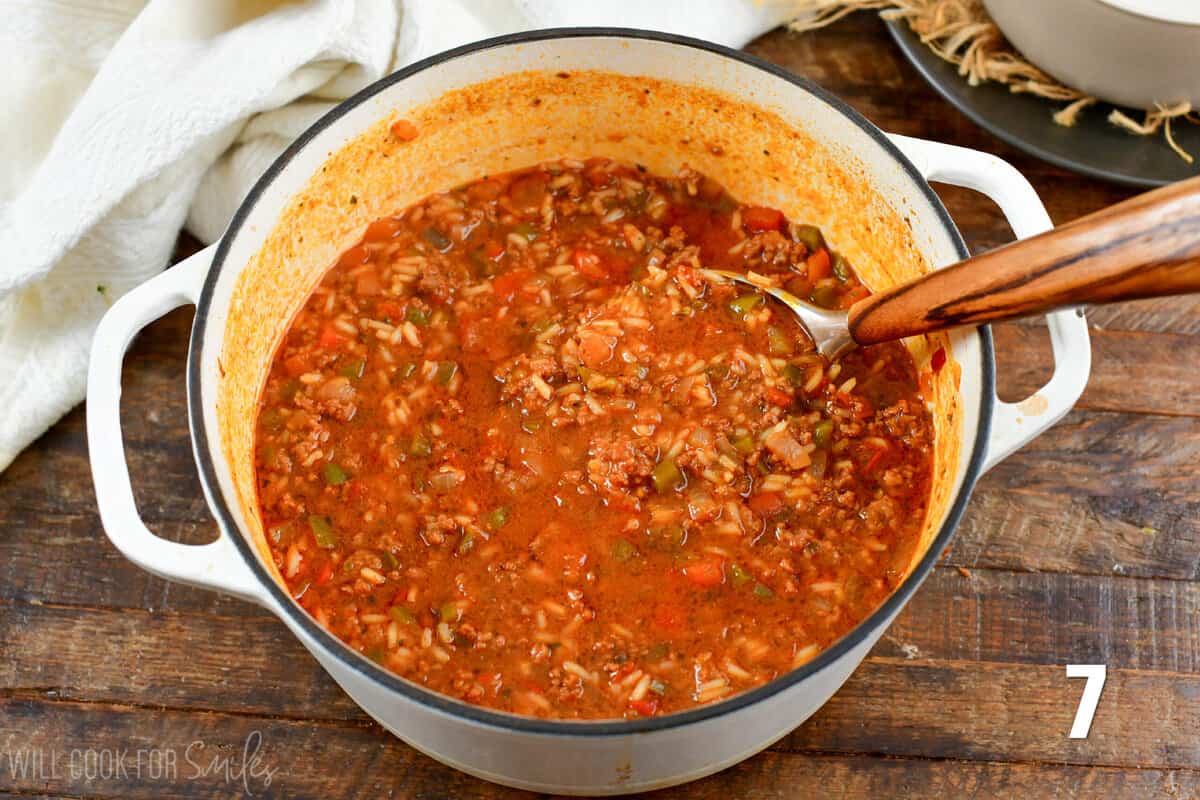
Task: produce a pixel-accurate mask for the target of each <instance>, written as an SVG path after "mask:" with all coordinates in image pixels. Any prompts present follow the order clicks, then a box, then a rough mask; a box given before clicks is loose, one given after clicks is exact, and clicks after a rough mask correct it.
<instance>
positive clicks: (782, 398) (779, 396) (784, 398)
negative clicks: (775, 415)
mask: <svg viewBox="0 0 1200 800" xmlns="http://www.w3.org/2000/svg"><path fill="white" fill-rule="evenodd" d="M792 400H793V397H792V396H791V395H790V394H788V393H787V392H785V391H784V390H783V389H779V388H776V387H774V386H768V387H767V402H768V403H770V404H771V405H776V406H779V407H780V408H787V407H788V406H790V405H791V404H792Z"/></svg>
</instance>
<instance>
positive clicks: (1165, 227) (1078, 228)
mask: <svg viewBox="0 0 1200 800" xmlns="http://www.w3.org/2000/svg"><path fill="white" fill-rule="evenodd" d="M1189 292H1200V177H1196V178H1189V179H1187V180H1185V181H1181V182H1179V183H1176V184H1172V185H1170V186H1165V187H1163V188H1161V189H1155V190H1154V191H1152V192H1147V193H1145V194H1142V195H1138V196H1137V197H1134V198H1131V199H1129V200H1126V201H1125V202H1123V203H1118V204H1117V205H1115V206H1111V207H1109V208H1106V209H1104V210H1102V211H1097V212H1096V213H1094V214H1089V215H1088V216H1086V217H1081V218H1080V219H1077V220H1075V221H1074V222H1071V223H1068V224H1066V225H1063V226H1062V227H1060V228H1055V229H1054V230H1050V231H1047V232H1046V233H1043V234H1040V235H1038V236H1034V237H1031V238H1029V239H1023V240H1021V241H1019V242H1013V243H1012V244H1009V245H1005V246H1004V247H1000V248H997V249H995V250H992V251H990V252H988V253H984V254H982V255H978V256H975V257H974V258H969V259H967V260H966V261H961V262H959V263H958V264H955V265H953V266H951V267H947V268H946V269H943V270H939V271H937V272H932V273H930V274H929V275H925V276H923V277H921V278H918V279H917V280H915V281H910V282H908V283H904V284H901V285H899V286H894V287H892V288H891V289H886V290H884V291H882V292H879V293H878V294H874V295H871V296H870V297H867V298H865V299H863V300H860V301H858V302H857V303H855V304H854V305H853V306H851V308H850V310H849V314H848V316H849V320H848V322H849V326H850V335H851V336H853V337H854V340H855V341H856V342H858V343H859V344H875V343H878V342H886V341H891V340H894V339H901V338H903V337H905V336H914V335H916V334H921V333H928V332H930V331H936V330H942V329H944V328H953V327H957V326H959V325H975V324H980V323H984V322H997V321H1000V320H1006V319H1013V318H1016V317H1026V316H1032V315H1035V314H1041V313H1044V312H1047V311H1051V310H1053V309H1056V308H1060V307H1062V306H1075V305H1081V304H1083V303H1111V302H1115V301H1118V300H1135V299H1137V298H1140V297H1158V296H1161V295H1170V294H1187V293H1189Z"/></svg>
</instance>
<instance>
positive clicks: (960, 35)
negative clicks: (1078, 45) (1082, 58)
mask: <svg viewBox="0 0 1200 800" xmlns="http://www.w3.org/2000/svg"><path fill="white" fill-rule="evenodd" d="M795 3H796V7H797V9H798V10H799V11H800V12H802V14H804V16H801V17H800V18H797V19H796V20H794V21H793V22H791V23H790V24H789V26H788V27H789V28H791V29H792V30H794V31H811V30H816V29H817V28H823V27H825V26H826V25H830V24H832V23H834V22H837V21H838V20H840V19H842V18H843V17H845V16H847V15H849V14H852V13H854V12H856V11H879V16H881V17H883V18H884V19H887V20H897V19H902V20H904V21H905V22H906V23H908V27H909V28H911V29H912V31H913V33H915V34H917V36H918V37H919V38H920V40H921V42H922V44H924V45H925V46H926V47H928V48H929V49H930V50H932V51H933V52H934V53H935V54H937V56H938V57H939V58H941V59H942V60H944V61H948V62H949V63H951V64H955V65H956V66H957V67H958V74H959V75H961V76H963V77H964V78H965V79H966V81H967V83H968V84H970V85H971V86H978V85H979V84H981V83H984V82H986V81H996V82H998V83H1003V84H1005V85H1007V86H1008V88H1009V91H1012V92H1021V93H1028V94H1032V95H1036V96H1038V97H1044V98H1046V99H1048V100H1055V101H1059V102H1066V103H1067V105H1066V106H1065V107H1063V108H1061V109H1059V110H1057V111H1056V112H1054V114H1053V117H1052V118H1053V120H1054V122H1055V123H1056V124H1058V125H1062V126H1064V127H1068V128H1069V127H1073V126H1074V125H1075V123H1076V122H1077V121H1078V119H1079V115H1080V114H1081V113H1082V112H1083V111H1084V110H1085V109H1087V108H1088V107H1090V106H1092V105H1095V104H1096V103H1097V102H1098V101H1097V99H1096V98H1095V97H1093V96H1091V95H1089V94H1087V93H1086V92H1081V91H1079V90H1078V89H1073V88H1071V87H1069V86H1066V85H1064V84H1062V83H1059V82H1058V81H1057V80H1055V79H1054V78H1052V77H1051V76H1050V75H1048V74H1046V73H1045V72H1043V71H1042V70H1040V69H1038V68H1037V67H1036V66H1034V65H1033V64H1031V63H1030V62H1028V61H1026V60H1025V58H1024V57H1023V56H1021V54H1020V53H1018V52H1017V51H1016V50H1015V49H1014V48H1013V47H1012V45H1010V44H1009V43H1008V41H1007V40H1006V39H1005V38H1004V36H1003V35H1002V34H1001V33H1000V29H999V28H997V27H996V24H995V23H994V22H992V20H991V18H990V17H988V15H987V11H986V10H985V9H984V7H983V3H982V0H795ZM1180 118H1182V119H1186V120H1187V121H1189V122H1193V123H1200V118H1198V117H1197V116H1196V115H1194V114H1192V106H1191V104H1190V103H1186V102H1185V103H1179V104H1176V105H1173V106H1161V105H1160V106H1156V107H1155V108H1152V109H1148V110H1147V111H1146V116H1145V119H1143V120H1142V121H1141V122H1138V121H1136V120H1134V119H1132V118H1130V117H1129V116H1128V115H1127V114H1125V113H1123V112H1122V111H1120V110H1118V109H1113V111H1112V112H1111V113H1110V114H1109V115H1108V121H1109V122H1110V123H1112V124H1113V125H1116V126H1117V127H1119V128H1121V129H1122V130H1125V131H1128V132H1129V133H1132V134H1136V135H1139V136H1152V135H1154V134H1156V133H1158V132H1159V131H1160V130H1161V131H1162V133H1163V136H1164V138H1165V139H1166V142H1167V144H1168V145H1169V146H1170V148H1171V149H1172V150H1174V151H1175V153H1176V154H1177V155H1178V156H1179V157H1180V158H1182V159H1183V160H1184V161H1186V162H1187V163H1188V164H1191V163H1192V162H1193V161H1194V159H1193V158H1192V155H1191V154H1190V153H1188V152H1187V151H1186V150H1184V149H1183V148H1182V147H1180V146H1179V143H1178V142H1176V141H1175V137H1174V136H1173V135H1172V133H1171V122H1172V121H1173V120H1176V119H1180Z"/></svg>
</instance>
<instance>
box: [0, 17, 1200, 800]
mask: <svg viewBox="0 0 1200 800" xmlns="http://www.w3.org/2000/svg"><path fill="white" fill-rule="evenodd" d="M750 50H751V51H753V52H755V53H757V54H758V55H760V56H763V57H765V58H767V59H769V60H772V61H774V62H776V63H778V64H781V65H782V66H784V67H786V68H788V69H791V70H793V71H794V72H797V73H798V74H801V75H805V76H807V77H809V78H811V79H813V80H815V81H817V82H818V83H820V84H822V85H823V86H825V87H826V88H828V89H830V90H831V91H833V92H835V93H837V94H838V95H840V96H841V97H843V98H844V99H846V100H847V101H848V102H849V103H850V104H851V105H853V106H854V107H856V108H857V109H859V110H860V111H862V112H863V113H865V114H866V115H867V116H868V117H869V118H870V119H872V120H873V121H874V122H875V123H876V124H878V125H879V126H880V127H882V128H883V129H885V130H889V131H894V132H897V133H904V134H908V135H913V136H921V137H926V138H931V139H939V140H942V141H947V142H951V143H954V144H960V145H964V146H967V147H976V148H980V149H983V150H987V151H989V152H993V153H995V154H997V155H999V156H1000V157H1002V158H1005V159H1007V160H1009V161H1011V162H1012V163H1013V164H1014V165H1016V166H1017V167H1018V169H1020V170H1021V171H1022V172H1023V173H1024V174H1025V175H1027V176H1028V177H1029V178H1030V180H1031V181H1032V182H1033V184H1034V186H1035V187H1036V188H1037V189H1038V191H1039V192H1040V194H1041V196H1042V197H1043V199H1044V200H1045V202H1046V205H1047V207H1048V209H1049V211H1050V214H1051V217H1052V218H1053V219H1054V220H1055V221H1056V222H1065V221H1067V220H1070V219H1074V218H1076V217H1079V216H1082V215H1083V214H1086V213H1090V212H1092V211H1095V210H1097V209H1099V208H1102V207H1104V206H1106V205H1109V204H1112V203H1115V202H1118V201H1120V200H1122V199H1125V198H1127V197H1129V196H1131V195H1132V194H1133V191H1132V190H1130V189H1126V188H1121V187H1116V186H1111V185H1108V184H1104V183H1100V182H1098V181H1093V180H1090V179H1087V178H1084V177H1081V176H1077V175H1073V174H1070V173H1067V172H1064V171H1062V170H1060V169H1058V168H1055V167H1053V166H1050V165H1048V164H1044V163H1041V162H1039V161H1037V160H1035V159H1032V158H1030V157H1028V156H1025V155H1024V154H1022V153H1020V152H1019V151H1016V150H1015V149H1013V148H1011V147H1009V146H1008V145H1006V144H1004V143H1002V142H1000V141H999V140H997V139H995V138H994V137H992V136H990V135H989V134H987V133H985V132H984V131H982V130H981V129H979V128H977V127H976V126H974V125H973V124H972V123H970V122H969V121H968V120H966V119H965V118H964V117H963V116H962V115H960V114H958V113H957V112H956V111H954V110H953V109H952V108H951V107H950V106H948V105H947V104H946V103H945V102H944V101H942V100H941V99H940V98H939V97H938V96H937V95H936V94H935V93H934V92H933V91H932V90H931V89H930V88H929V87H927V86H926V85H925V84H924V83H923V82H922V80H921V78H920V77H919V76H918V75H917V73H916V72H915V70H914V69H913V68H912V67H911V66H910V65H909V64H908V63H907V62H906V61H905V60H904V59H903V57H902V55H901V54H900V52H899V51H898V50H897V49H896V48H895V47H894V46H893V45H892V44H891V40H890V37H888V35H887V33H886V31H885V29H884V27H883V26H882V25H881V24H880V23H879V22H878V20H877V19H876V18H875V17H874V16H873V15H870V14H861V15H855V16H852V17H850V18H847V19H846V20H843V21H841V22H839V23H837V24H836V25H834V26H832V27H830V28H828V29H826V30H823V31H821V32H818V33H810V34H804V35H794V34H788V33H784V32H781V31H780V32H774V33H772V34H769V35H767V36H765V37H763V38H762V39H760V40H759V41H757V42H755V43H754V44H753V45H752V46H751V48H750ZM938 191H939V194H940V195H941V196H942V197H943V200H944V201H945V203H946V205H947V208H948V209H949V211H950V212H951V214H952V216H953V217H954V219H955V220H956V222H957V224H958V225H959V227H960V229H961V230H962V232H963V234H964V237H965V238H966V240H967V242H968V245H969V246H970V248H971V250H972V251H973V252H980V251H983V250H986V249H988V248H990V247H994V246H997V245H999V244H1003V243H1004V242H1006V241H1009V240H1010V239H1011V237H1012V233H1011V231H1010V230H1009V228H1008V225H1007V224H1006V223H1005V222H1004V219H1003V216H1002V215H1001V214H1000V212H999V209H997V208H996V207H995V206H994V205H993V204H992V203H990V202H989V201H988V200H986V199H985V198H983V197H981V196H980V195H978V194H975V193H974V192H971V191H968V190H964V189H958V188H953V187H938ZM194 247H195V243H194V242H191V243H186V242H185V244H184V249H182V250H181V251H180V255H181V256H182V255H184V254H186V252H188V249H187V248H194ZM1087 313H1088V319H1089V324H1090V326H1091V331H1092V343H1093V370H1092V378H1091V381H1090V382H1089V385H1088V387H1087V390H1086V391H1085V393H1084V395H1083V397H1082V399H1081V401H1080V403H1079V405H1078V407H1077V408H1076V409H1075V410H1074V411H1072V412H1071V413H1070V414H1069V415H1068V416H1067V417H1066V419H1065V420H1063V422H1062V423H1060V424H1059V425H1058V426H1056V427H1055V428H1053V429H1052V430H1051V431H1049V432H1048V433H1046V434H1045V435H1043V436H1042V437H1040V438H1039V439H1037V440H1036V441H1035V442H1033V443H1032V444H1031V445H1029V446H1028V447H1026V448H1025V449H1023V450H1022V451H1021V452H1019V453H1017V454H1015V455H1014V456H1013V457H1011V458H1010V459H1008V460H1006V461H1005V462H1003V463H1002V464H1001V465H999V466H998V467H997V468H996V469H995V470H994V471H993V472H992V473H991V474H989V475H987V476H985V477H984V478H983V479H982V480H981V481H980V483H979V486H978V487H977V490H976V493H975V496H974V498H973V500H972V502H971V505H970V506H969V509H968V511H967V514H966V515H965V517H964V520H963V522H962V524H961V525H960V528H959V530H958V532H957V534H956V536H955V538H954V540H953V542H952V545H951V548H950V550H949V551H948V552H947V553H946V554H945V555H944V556H943V558H942V559H941V561H940V563H939V566H938V567H937V568H936V569H935V570H934V571H933V573H932V575H931V576H930V578H929V579H928V581H927V582H926V584H925V585H924V586H923V587H922V588H921V590H920V591H919V592H918V593H917V595H916V596H915V598H914V599H913V601H912V602H911V603H910V604H909V605H908V607H907V608H906V609H905V610H904V611H903V612H902V613H901V615H900V616H899V618H898V619H897V621H896V622H895V623H894V624H893V625H892V627H891V628H890V629H889V630H888V631H887V632H886V634H885V635H884V637H883V639H882V640H881V641H880V642H879V644H878V645H877V646H876V647H875V649H874V650H873V651H872V653H871V655H870V656H869V657H868V659H867V660H866V661H865V662H864V664H863V666H862V667H861V668H860V669H859V670H858V671H857V672H856V673H855V674H854V675H853V676H852V677H851V678H850V680H849V681H848V682H847V684H846V685H845V687H843V689H842V690H841V691H840V692H839V693H838V694H837V695H835V697H834V699H833V700H832V701H831V702H830V703H828V704H827V705H826V706H825V707H824V708H823V709H821V711H819V712H818V713H817V715H816V716H814V717H813V719H812V720H810V721H809V722H808V723H806V724H804V725H802V726H801V727H799V728H798V729H797V730H795V731H794V732H792V733H791V734H789V735H788V736H787V737H785V738H784V739H783V740H782V741H780V742H779V743H777V744H776V745H775V746H773V747H772V748H770V750H768V751H767V752H765V753H762V754H760V755H759V756H756V757H754V758H752V759H749V760H748V761H746V762H744V763H743V764H740V765H738V766H736V767H734V768H731V769H729V770H726V771H725V772H722V773H720V774H718V775H716V776H713V777H710V778H707V779H704V780H702V781H699V782H696V783H693V784H690V785H687V786H683V787H677V788H675V789H670V790H666V791H664V792H659V793H655V794H654V795H653V797H655V798H672V799H673V798H677V797H678V798H682V797H700V798H708V797H712V798H718V797H719V798H726V797H735V798H764V799H765V798H793V797H810V796H829V797H847V798H882V797H930V796H941V795H945V796H951V797H959V796H967V797H980V798H983V797H1019V798H1027V797H1028V798H1039V797H1089V798H1090V797H1104V798H1108V797H1122V798H1123V797H1139V798H1140V797H1178V798H1182V797H1200V403H1197V402H1196V401H1195V399H1194V398H1195V397H1196V396H1197V394H1198V393H1200V298H1196V297H1192V298H1172V299H1162V300H1150V301H1141V302H1139V303H1133V304H1128V305H1124V306H1110V307H1098V308H1091V309H1088V312H1087ZM190 325H191V312H190V310H188V309H181V310H178V311H176V312H173V313H171V314H169V315H168V316H167V317H166V318H164V319H163V320H160V321H159V322H157V323H155V324H153V325H151V326H150V327H149V328H148V329H147V331H146V332H145V333H144V334H143V335H142V336H141V337H139V339H138V340H137V342H136V343H135V345H134V347H133V348H132V350H131V351H130V354H129V356H128V358H127V361H126V366H125V371H124V397H123V409H122V420H123V424H124V426H125V432H126V439H127V442H126V444H127V454H128V459H129V464H130V469H131V471H132V474H133V476H134V485H135V493H136V496H137V499H138V503H139V507H140V509H141V511H142V513H143V516H144V517H145V518H146V520H147V522H148V524H149V525H150V526H151V527H152V528H153V529H154V530H156V531H158V532H159V533H160V534H161V535H164V536H166V537H167V538H170V539H173V540H176V541H185V542H194V543H198V542H204V541H209V540H210V539H211V538H212V537H213V536H214V535H215V529H214V526H213V522H212V519H211V517H210V515H209V513H208V511H207V508H206V506H205V503H204V500H203V498H202V495H201V492H200V486H199V482H198V480H197V478H196V474H195V467H194V464H193V462H192V456H191V450H190V445H189V443H188V439H187V413H186V408H185V404H184V388H183V382H184V360H185V357H186V352H187V335H188V331H189V328H190ZM995 338H996V345H997V352H998V370H999V372H998V379H999V384H1000V393H1001V396H1002V397H1005V398H1009V399H1012V398H1019V397H1022V396H1024V395H1026V394H1028V393H1029V392H1031V391H1033V390H1034V389H1035V388H1036V387H1037V386H1038V385H1040V383H1042V382H1044V381H1045V380H1046V378H1047V377H1048V375H1049V374H1050V369H1051V359H1050V351H1049V344H1048V340H1047V338H1046V334H1045V331H1044V326H1042V325H1041V324H1040V323H1039V322H1037V321H1024V322H1019V323H1009V324H1005V325H1002V326H997V327H996V329H995ZM0 522H3V523H5V524H3V525H0V797H20V798H26V799H28V798H37V797H71V798H93V797H95V798H100V797H103V798H156V799H157V798H165V797H180V798H205V797H238V796H249V792H253V796H255V797H285V796H286V797H312V798H328V797H396V798H442V797H455V798H460V797H461V798H481V799H483V798H488V799H491V798H515V797H526V796H531V795H527V794H526V793H522V792H517V791H513V790H508V789H504V788H501V787H498V786H495V785H493V784H490V783H486V782H484V781H480V780H476V779H474V778H470V777H468V776H465V775H462V774H461V773H458V772H456V771H454V770H452V769H449V768H447V767H444V766H442V765H440V764H438V763H436V762H435V761H433V760H431V759H429V758H426V757H425V756H422V755H420V754H418V753H416V752H415V751H414V750H412V749H411V748H409V747H407V746H406V745H404V744H403V743H401V742H399V741H398V740H396V739H394V738H393V737H391V736H390V735H389V734H387V733H386V732H384V731H383V730H382V729H380V728H379V726H378V725H376V724H375V723H373V722H372V721H370V720H369V718H368V717H366V715H365V714H364V713H363V712H362V711H361V710H359V709H358V708H357V707H356V706H355V705H354V704H353V703H352V702H351V701H350V700H349V699H348V698H347V697H346V696H345V695H344V694H342V692H341V691H340V689H338V688H337V686H336V685H335V684H334V683H333V681H332V680H331V679H330V678H329V677H328V676H327V675H326V674H325V673H324V672H323V671H322V670H321V668H320V667H319V666H318V665H317V664H316V662H315V661H314V660H313V659H312V658H311V656H309V654H308V653H307V652H306V651H305V650H304V649H303V648H302V647H301V645H300V644H299V643H298V642H297V641H296V640H295V639H294V638H293V637H292V636H291V635H290V634H289V633H288V632H287V630H286V629H285V628H284V626H283V625H282V623H280V622H278V621H277V620H275V619H273V618H272V617H270V616H268V615H267V614H266V613H265V612H264V611H262V610H261V609H259V608H256V607H254V606H251V605H248V604H245V603H241V602H238V601H235V600H232V599H229V598H224V597H220V596H218V595H216V594H213V593H209V592H203V591H199V590H194V589H190V588H188V587H183V586H177V585H172V584H168V583H166V582H164V581H161V580H159V579H157V578H153V577H151V576H150V575H148V574H147V573H145V572H143V571H142V570H140V569H138V568H137V567H135V566H133V565H132V564H130V563H129V562H127V561H126V560H125V559H124V558H123V557H122V556H121V555H120V554H119V553H117V552H116V551H115V549H114V548H113V547H112V546H111V544H109V542H108V540H107V538H106V537H105V536H104V533H103V531H102V529H101V527H100V523H99V520H98V518H97V515H96V510H95V506H94V498H93V495H92V486H91V477H90V473H89V470H88V463H87V450H86V440H85V430H84V419H83V411H82V409H76V410H75V411H73V412H71V413H70V414H68V415H67V416H66V417H65V418H64V419H63V420H62V421H61V422H60V423H59V424H58V425H56V426H55V427H54V428H53V429H52V430H51V431H50V432H49V433H47V434H46V435H45V436H44V437H42V439H40V440H39V441H38V442H37V443H36V444H35V445H34V446H33V447H32V448H30V449H29V450H28V451H27V452H25V453H23V454H22V455H21V456H20V457H19V458H18V459H17V460H16V462H15V463H14V464H13V465H12V466H11V467H10V468H9V469H8V470H7V471H6V472H4V473H2V474H0ZM1068 663H1104V664H1107V666H1108V681H1107V684H1106V686H1105V689H1104V693H1103V695H1102V697H1101V701H1100V705H1099V708H1098V710H1097V713H1096V717H1095V721H1094V723H1093V728H1092V732H1091V735H1090V736H1089V737H1088V738H1087V739H1084V740H1074V739H1070V738H1068V736H1067V731H1068V729H1069V728H1070V725H1071V721H1072V719H1073V716H1074V713H1075V709H1076V706H1077V704H1078V701H1079V696H1080V693H1081V691H1082V686H1083V681H1082V680H1077V679H1068V678H1067V677H1066V673H1065V665H1066V664H1068ZM255 737H258V739H257V740H258V741H260V742H261V745H260V750H259V754H260V758H259V760H258V761H256V762H255V765H256V772H255V773H254V774H253V775H251V776H249V777H248V778H247V782H246V783H243V782H242V781H241V778H240V775H239V773H238V772H237V769H236V768H237V766H238V765H239V764H241V763H242V759H243V754H244V752H245V748H246V743H247V740H248V739H249V740H250V741H252V742H253V741H255V740H256V738H255ZM189 747H191V748H192V750H191V751H190V753H191V761H194V762H196V764H198V765H200V766H193V764H192V763H191V761H189V760H188V758H187V754H188V752H189V751H188V748H189ZM197 748H199V749H197ZM139 749H141V750H145V751H147V752H148V751H151V750H157V751H160V752H168V751H169V752H172V753H174V754H175V755H174V757H175V759H176V762H175V764H176V767H175V773H174V774H173V775H170V776H164V775H152V774H150V771H149V770H150V765H149V763H148V762H144V763H142V764H141V766H140V769H137V770H132V769H131V765H132V762H130V761H128V759H129V758H131V756H129V755H128V753H130V752H132V753H133V754H134V755H136V752H137V751H138V750H139ZM122 750H124V751H126V753H127V755H126V759H127V761H126V764H125V766H126V770H125V772H124V773H121V774H113V775H108V776H97V775H93V776H90V777H89V775H87V774H84V773H85V772H86V770H84V771H77V772H75V773H73V772H72V770H71V763H70V755H71V753H72V751H80V752H81V753H94V754H103V753H118V752H120V751H122ZM30 754H40V756H41V757H42V762H41V764H40V765H39V764H35V763H32V762H30V761H29V760H28V756H29V755H30ZM56 754H57V755H56ZM214 756H216V757H217V758H218V766H223V765H226V764H227V765H228V766H229V769H230V771H231V774H229V775H228V776H226V775H225V774H224V770H222V769H217V770H216V771H215V774H214V773H213V772H212V771H211V770H209V769H204V767H205V766H209V767H211V764H212V759H213V757H214ZM53 757H57V758H58V759H59V762H58V764H57V768H58V771H57V772H53V771H50V772H47V769H48V768H49V767H52V766H54V765H53V764H48V763H47V759H52V758H53ZM14 759H18V760H20V759H24V760H22V761H21V763H20V764H17V763H14ZM222 759H223V760H222ZM39 766H40V767H41V771H40V772H39V770H38V769H37V767H39ZM80 766H81V767H82V766H83V765H80ZM160 766H161V765H160ZM264 770H271V771H272V772H271V776H272V777H271V781H272V782H271V785H269V786H268V785H266V784H265V775H264V774H263V771H264ZM198 772H206V773H208V774H197V773H198Z"/></svg>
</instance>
